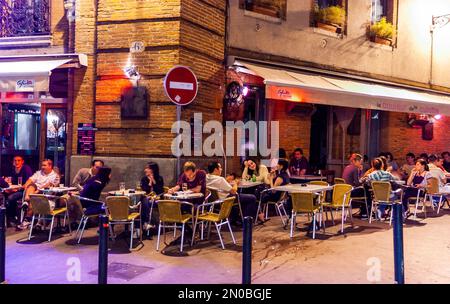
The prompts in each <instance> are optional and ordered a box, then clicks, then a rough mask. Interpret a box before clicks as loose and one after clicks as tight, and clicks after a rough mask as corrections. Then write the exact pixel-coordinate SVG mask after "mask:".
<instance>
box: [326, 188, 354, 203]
mask: <svg viewBox="0 0 450 304" xmlns="http://www.w3.org/2000/svg"><path fill="white" fill-rule="evenodd" d="M352 189H353V187H352V186H351V185H348V184H336V185H334V187H333V198H332V201H331V204H332V205H335V206H342V204H344V206H348V205H349V204H350V192H349V191H351V190H352ZM345 194H347V195H345ZM344 195H345V201H344Z"/></svg>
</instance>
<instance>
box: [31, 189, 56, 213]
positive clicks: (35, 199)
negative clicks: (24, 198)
mask: <svg viewBox="0 0 450 304" xmlns="http://www.w3.org/2000/svg"><path fill="white" fill-rule="evenodd" d="M30 204H31V209H32V210H33V214H36V215H38V214H42V215H48V214H51V213H52V212H51V208H50V202H49V200H48V198H47V197H46V196H45V195H44V194H30Z"/></svg>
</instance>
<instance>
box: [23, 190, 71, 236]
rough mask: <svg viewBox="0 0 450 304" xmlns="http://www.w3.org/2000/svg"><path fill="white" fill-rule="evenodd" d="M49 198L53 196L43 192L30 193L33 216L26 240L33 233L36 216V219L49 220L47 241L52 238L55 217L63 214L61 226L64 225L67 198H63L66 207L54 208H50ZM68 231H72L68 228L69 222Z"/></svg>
mask: <svg viewBox="0 0 450 304" xmlns="http://www.w3.org/2000/svg"><path fill="white" fill-rule="evenodd" d="M49 198H55V197H54V196H46V195H44V194H30V205H31V208H32V211H33V218H32V219H31V226H30V234H29V235H28V240H31V235H32V234H33V225H34V220H35V219H36V217H37V218H38V221H39V220H41V219H42V220H47V219H48V220H51V224H50V231H49V234H48V242H50V240H51V239H52V232H53V225H54V223H55V217H57V216H64V224H63V226H66V218H68V213H67V200H64V201H65V202H66V207H61V208H55V209H53V210H52V207H51V204H50V200H49ZM69 231H70V233H72V231H71V230H70V224H69Z"/></svg>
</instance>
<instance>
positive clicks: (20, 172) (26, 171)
mask: <svg viewBox="0 0 450 304" xmlns="http://www.w3.org/2000/svg"><path fill="white" fill-rule="evenodd" d="M32 175H33V171H32V170H31V168H30V166H28V165H27V164H25V160H24V159H23V157H22V156H20V155H16V156H14V158H13V163H12V167H11V170H10V173H9V176H8V178H7V182H8V183H10V184H12V185H18V186H21V187H20V188H16V189H13V190H7V191H6V193H5V195H6V216H7V218H8V224H9V225H10V226H14V225H15V224H17V219H16V218H17V205H18V202H19V201H21V200H22V198H23V191H24V188H23V187H22V185H23V184H24V183H25V182H26V181H27V180H28V179H29V178H30V177H31V176H32ZM2 188H3V187H2Z"/></svg>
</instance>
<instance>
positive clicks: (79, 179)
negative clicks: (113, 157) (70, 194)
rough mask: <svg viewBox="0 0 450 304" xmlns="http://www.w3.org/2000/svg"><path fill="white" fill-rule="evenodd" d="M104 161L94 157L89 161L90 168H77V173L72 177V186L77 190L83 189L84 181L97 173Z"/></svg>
mask: <svg viewBox="0 0 450 304" xmlns="http://www.w3.org/2000/svg"><path fill="white" fill-rule="evenodd" d="M104 166H105V163H104V162H103V161H102V160H100V159H94V160H93V161H92V162H91V167H90V168H81V169H80V170H78V172H77V174H76V175H75V177H74V178H73V182H72V187H75V188H77V189H78V191H81V190H83V187H84V185H85V184H86V182H87V181H88V180H89V179H90V178H91V177H93V176H94V175H96V174H97V173H98V170H99V169H100V168H101V167H104Z"/></svg>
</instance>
